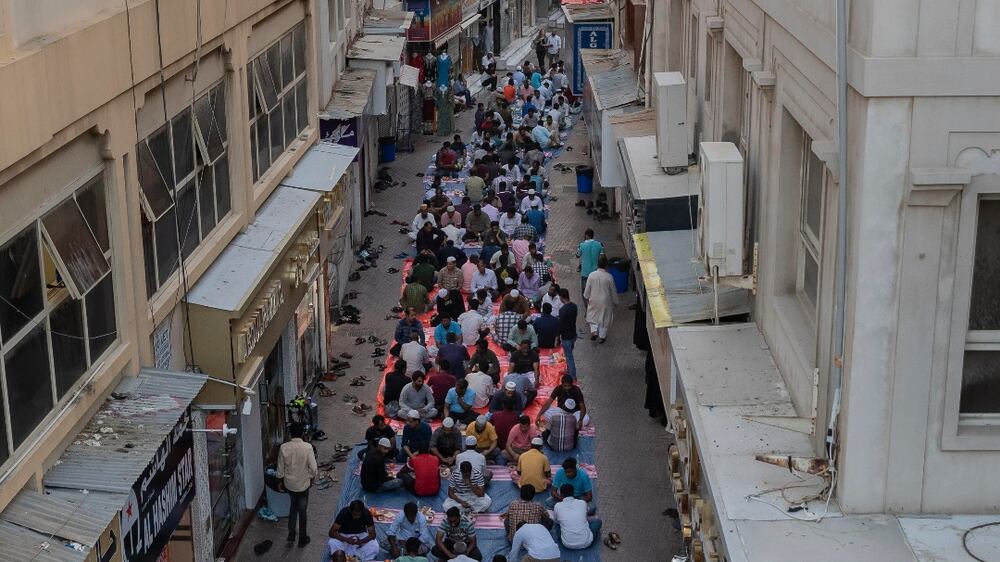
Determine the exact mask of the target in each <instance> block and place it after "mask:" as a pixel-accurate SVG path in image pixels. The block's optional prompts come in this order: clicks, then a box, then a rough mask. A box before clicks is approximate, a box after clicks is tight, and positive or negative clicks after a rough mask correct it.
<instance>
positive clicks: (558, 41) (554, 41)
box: [548, 31, 562, 64]
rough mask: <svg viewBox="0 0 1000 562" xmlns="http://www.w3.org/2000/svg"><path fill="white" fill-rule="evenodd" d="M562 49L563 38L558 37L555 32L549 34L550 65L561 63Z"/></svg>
mask: <svg viewBox="0 0 1000 562" xmlns="http://www.w3.org/2000/svg"><path fill="white" fill-rule="evenodd" d="M561 49H562V37H559V36H558V35H556V32H555V31H550V32H549V45H548V50H549V64H556V63H557V62H559V51H560V50H561Z"/></svg>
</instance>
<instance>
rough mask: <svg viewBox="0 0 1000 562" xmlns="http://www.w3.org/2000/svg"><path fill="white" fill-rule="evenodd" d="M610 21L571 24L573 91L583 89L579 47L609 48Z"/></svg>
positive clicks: (577, 91)
mask: <svg viewBox="0 0 1000 562" xmlns="http://www.w3.org/2000/svg"><path fill="white" fill-rule="evenodd" d="M610 48H611V22H597V23H579V24H576V25H574V26H573V93H575V94H579V93H580V92H582V91H583V81H584V79H585V78H584V75H583V59H582V58H581V56H580V55H581V53H580V49H610Z"/></svg>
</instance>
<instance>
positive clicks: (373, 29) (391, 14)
mask: <svg viewBox="0 0 1000 562" xmlns="http://www.w3.org/2000/svg"><path fill="white" fill-rule="evenodd" d="M413 15H414V14H413V12H403V11H400V10H371V11H370V12H368V15H367V16H365V23H364V32H365V34H367V35H404V34H405V33H406V30H407V29H409V28H410V24H412V23H413Z"/></svg>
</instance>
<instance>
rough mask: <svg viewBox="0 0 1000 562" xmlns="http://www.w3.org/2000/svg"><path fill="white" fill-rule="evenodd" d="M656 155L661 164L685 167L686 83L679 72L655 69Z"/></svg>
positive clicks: (686, 161) (686, 156) (670, 166)
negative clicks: (657, 70)
mask: <svg viewBox="0 0 1000 562" xmlns="http://www.w3.org/2000/svg"><path fill="white" fill-rule="evenodd" d="M653 82H654V83H655V87H656V156H657V158H658V159H659V161H660V166H663V168H665V169H668V168H681V169H685V168H687V165H688V149H687V134H688V132H687V83H685V81H684V75H683V74H681V73H680V72H656V73H654V74H653Z"/></svg>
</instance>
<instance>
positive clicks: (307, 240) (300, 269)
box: [289, 231, 319, 289]
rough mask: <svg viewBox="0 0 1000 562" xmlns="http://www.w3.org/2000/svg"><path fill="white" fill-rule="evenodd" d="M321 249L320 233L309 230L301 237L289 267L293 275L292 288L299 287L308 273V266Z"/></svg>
mask: <svg viewBox="0 0 1000 562" xmlns="http://www.w3.org/2000/svg"><path fill="white" fill-rule="evenodd" d="M316 250H319V233H318V232H315V231H309V232H306V233H305V234H303V235H302V236H301V237H299V242H298V244H297V245H296V247H295V251H294V254H293V255H292V257H291V258H290V262H291V263H290V264H289V267H290V269H291V276H292V288H293V289H298V288H299V283H301V282H302V280H303V278H304V277H305V275H306V266H307V265H308V264H309V261H310V260H311V259H312V257H313V256H314V255H316Z"/></svg>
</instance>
